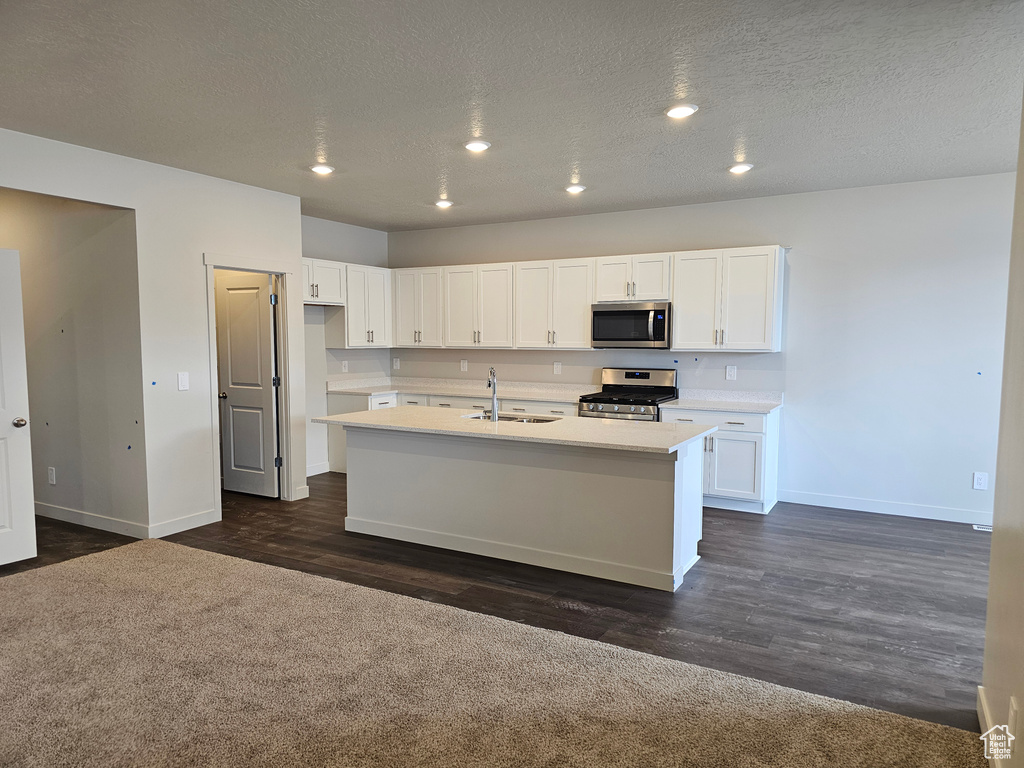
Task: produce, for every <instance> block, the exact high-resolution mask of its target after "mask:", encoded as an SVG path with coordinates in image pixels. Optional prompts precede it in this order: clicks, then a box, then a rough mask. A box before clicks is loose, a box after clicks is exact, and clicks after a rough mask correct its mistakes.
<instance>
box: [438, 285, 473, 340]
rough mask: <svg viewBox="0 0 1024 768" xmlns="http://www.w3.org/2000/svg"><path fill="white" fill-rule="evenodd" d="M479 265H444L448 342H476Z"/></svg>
mask: <svg viewBox="0 0 1024 768" xmlns="http://www.w3.org/2000/svg"><path fill="white" fill-rule="evenodd" d="M476 292H477V287H476V267H445V268H444V317H445V323H444V343H445V345H446V346H449V347H472V346H474V345H475V344H476V332H477V327H476Z"/></svg>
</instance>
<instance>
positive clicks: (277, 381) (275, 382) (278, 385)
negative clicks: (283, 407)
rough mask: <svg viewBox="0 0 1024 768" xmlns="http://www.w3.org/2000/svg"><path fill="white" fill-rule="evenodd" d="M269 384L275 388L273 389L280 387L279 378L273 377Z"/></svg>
mask: <svg viewBox="0 0 1024 768" xmlns="http://www.w3.org/2000/svg"><path fill="white" fill-rule="evenodd" d="M270 383H271V384H272V385H273V386H275V387H280V386H281V377H280V376H275V377H274V378H273V379H271V380H270Z"/></svg>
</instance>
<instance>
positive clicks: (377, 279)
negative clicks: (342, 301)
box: [346, 264, 391, 347]
mask: <svg viewBox="0 0 1024 768" xmlns="http://www.w3.org/2000/svg"><path fill="white" fill-rule="evenodd" d="M347 282H348V286H347V287H348V303H347V310H346V330H347V332H346V337H347V341H348V346H350V347H389V346H391V271H390V270H388V269H382V268H380V267H364V266H360V265H356V264H349V265H348V271H347Z"/></svg>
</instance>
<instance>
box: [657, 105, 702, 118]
mask: <svg viewBox="0 0 1024 768" xmlns="http://www.w3.org/2000/svg"><path fill="white" fill-rule="evenodd" d="M696 111H697V105H696V104H679V105H677V106H674V107H670V108H668V109H666V110H665V114H666V115H668V116H669V117H674V118H676V119H677V120H678V119H679V118H683V117H689V116H690V115H692V114H693V113H694V112H696Z"/></svg>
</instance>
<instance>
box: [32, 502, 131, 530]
mask: <svg viewBox="0 0 1024 768" xmlns="http://www.w3.org/2000/svg"><path fill="white" fill-rule="evenodd" d="M36 514H37V515H39V517H48V518H51V519H52V520H63V521H64V522H65V523H74V524H75V525H84V526H87V527H89V528H98V529H99V530H101V531H109V532H110V533H120V534H122V535H123V536H133V537H135V538H136V539H145V538H148V537H149V526H147V525H145V524H143V523H133V522H131V521H130V520H121V519H120V518H117V517H106V516H104V515H97V514H96V513H95V512H83V511H82V510H80V509H70V508H69V507H58V506H57V505H56V504H44V503H43V502H41V501H37V502H36Z"/></svg>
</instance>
